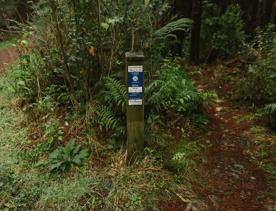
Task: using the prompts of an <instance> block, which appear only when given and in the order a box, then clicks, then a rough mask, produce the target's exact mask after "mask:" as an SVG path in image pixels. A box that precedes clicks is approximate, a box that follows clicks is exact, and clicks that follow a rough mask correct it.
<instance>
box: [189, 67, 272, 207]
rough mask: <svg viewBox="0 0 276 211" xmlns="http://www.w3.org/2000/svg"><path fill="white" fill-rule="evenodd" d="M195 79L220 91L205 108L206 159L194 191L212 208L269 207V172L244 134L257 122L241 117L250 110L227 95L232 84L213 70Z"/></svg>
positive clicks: (199, 170) (201, 86) (200, 165)
mask: <svg viewBox="0 0 276 211" xmlns="http://www.w3.org/2000/svg"><path fill="white" fill-rule="evenodd" d="M194 82H195V84H196V86H197V87H198V88H199V89H202V90H209V91H210V90H215V91H216V92H217V93H218V99H217V100H216V102H215V104H214V106H213V107H212V108H210V109H208V110H207V111H206V114H207V116H208V117H209V119H210V125H209V128H208V133H207V135H206V137H205V139H206V142H207V143H208V147H207V149H206V152H205V155H204V156H205V158H206V160H205V162H203V163H200V164H199V165H198V166H197V173H196V180H195V181H194V182H193V190H194V192H195V193H196V194H197V195H198V196H199V198H201V200H203V201H204V202H205V203H206V204H207V205H208V207H209V209H210V210H233V211H238V210H241V211H253V210H256V211H261V210H267V207H268V206H270V204H271V200H270V185H269V184H268V181H267V175H266V174H265V172H264V171H263V170H262V169H260V167H259V166H258V164H257V163H256V161H255V160H254V159H253V155H254V143H252V142H251V140H249V139H248V138H247V137H245V136H244V135H243V134H244V132H245V131H247V130H249V129H250V127H252V126H253V125H254V123H253V122H252V121H243V120H242V118H243V117H245V116H247V115H249V114H250V111H249V110H248V108H246V107H242V106H237V103H235V102H232V101H231V99H229V98H227V97H225V96H227V94H228V93H227V92H229V87H226V86H228V85H227V84H225V85H224V84H222V83H221V82H220V81H219V79H217V78H215V76H214V72H213V71H211V70H209V72H208V71H206V72H205V73H204V74H203V75H202V76H201V79H200V80H198V79H196V80H195V81H194Z"/></svg>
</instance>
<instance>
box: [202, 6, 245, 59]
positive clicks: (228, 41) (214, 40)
mask: <svg viewBox="0 0 276 211" xmlns="http://www.w3.org/2000/svg"><path fill="white" fill-rule="evenodd" d="M205 7H206V8H205V14H204V17H205V19H204V20H203V32H202V43H203V49H202V50H203V52H205V54H207V57H212V56H214V54H216V56H218V57H219V58H227V57H231V56H234V55H235V54H237V53H238V52H239V51H240V50H241V49H242V48H243V47H244V46H245V38H246V37H245V32H244V30H243V25H244V24H243V20H242V17H241V11H240V8H239V7H238V6H230V7H228V9H227V10H226V12H225V13H224V14H222V15H220V9H219V8H217V6H216V5H215V4H207V5H206V6H205ZM210 47H211V48H210ZM212 54H213V55H212Z"/></svg>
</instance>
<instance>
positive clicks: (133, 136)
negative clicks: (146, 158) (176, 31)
mask: <svg viewBox="0 0 276 211" xmlns="http://www.w3.org/2000/svg"><path fill="white" fill-rule="evenodd" d="M125 56H126V81H127V87H128V102H127V163H128V164H131V163H133V162H134V161H135V160H136V159H137V158H138V157H139V156H140V155H141V154H142V152H143V150H144V97H143V92H144V87H143V63H144V54H143V53H142V52H127V53H126V55H125Z"/></svg>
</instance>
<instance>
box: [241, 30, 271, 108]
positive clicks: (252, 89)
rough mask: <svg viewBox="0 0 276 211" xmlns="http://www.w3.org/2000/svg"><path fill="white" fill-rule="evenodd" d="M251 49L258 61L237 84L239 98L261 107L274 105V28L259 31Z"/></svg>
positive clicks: (250, 66)
mask: <svg viewBox="0 0 276 211" xmlns="http://www.w3.org/2000/svg"><path fill="white" fill-rule="evenodd" d="M250 47H251V53H252V54H253V56H255V57H256V61H255V62H254V63H253V64H251V65H249V68H248V70H247V71H246V73H245V74H244V76H242V77H241V79H240V80H239V82H238V83H237V96H238V97H239V98H240V99H242V100H246V101H247V102H248V101H249V102H250V103H254V104H259V105H260V104H265V103H273V102H275V100H276V86H275V84H276V63H275V59H276V33H275V32H274V31H273V26H268V27H266V28H264V29H262V30H261V29H258V30H257V34H256V37H255V39H254V40H253V41H252V43H251V45H250Z"/></svg>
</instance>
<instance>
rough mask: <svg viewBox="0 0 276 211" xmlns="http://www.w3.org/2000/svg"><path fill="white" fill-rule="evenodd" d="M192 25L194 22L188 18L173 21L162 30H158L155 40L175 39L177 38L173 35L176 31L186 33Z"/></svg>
mask: <svg viewBox="0 0 276 211" xmlns="http://www.w3.org/2000/svg"><path fill="white" fill-rule="evenodd" d="M191 24H192V20H191V19H188V18H181V19H178V20H176V21H172V22H170V23H168V24H167V25H165V26H164V27H162V28H161V29H158V30H157V31H156V32H155V33H154V37H155V39H166V38H168V37H174V38H176V36H175V35H174V34H173V32H176V31H186V30H187V29H188V28H189V27H190V26H191Z"/></svg>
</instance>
